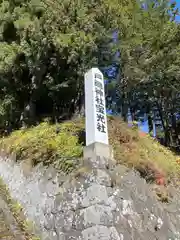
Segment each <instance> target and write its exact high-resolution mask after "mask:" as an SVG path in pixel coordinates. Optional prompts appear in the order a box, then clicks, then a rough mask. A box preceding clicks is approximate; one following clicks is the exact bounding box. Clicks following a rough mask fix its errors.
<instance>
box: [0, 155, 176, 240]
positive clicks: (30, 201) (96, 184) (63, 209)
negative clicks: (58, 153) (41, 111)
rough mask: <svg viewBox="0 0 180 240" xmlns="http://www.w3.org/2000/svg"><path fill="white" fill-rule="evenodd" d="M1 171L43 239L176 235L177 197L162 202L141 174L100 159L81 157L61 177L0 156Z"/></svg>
mask: <svg viewBox="0 0 180 240" xmlns="http://www.w3.org/2000/svg"><path fill="white" fill-rule="evenodd" d="M0 176H1V177H2V178H3V180H4V182H5V183H6V184H7V185H8V187H9V189H10V193H11V195H12V197H13V198H16V199H17V200H18V201H19V202H20V203H21V204H22V206H23V207H24V210H25V214H26V216H27V217H28V218H29V219H31V220H33V221H35V223H36V225H37V226H38V227H39V229H40V230H41V232H42V236H41V238H42V239H51V240H55V239H59V240H70V239H71V240H72V239H77V240H78V239H79V240H131V239H132V240H133V239H134V240H140V239H141V240H156V239H159V240H161V239H162V240H166V239H167V240H180V197H179V195H178V194H175V195H174V199H173V201H172V202H170V203H168V204H163V203H160V202H158V201H157V198H156V197H155V195H154V194H153V192H152V191H151V189H150V186H149V185H148V184H147V183H146V182H145V180H143V179H142V178H140V176H139V175H138V174H137V173H136V172H134V171H132V170H129V169H127V168H125V167H124V166H120V165H118V166H117V165H116V164H115V162H113V161H110V160H108V159H105V158H100V157H96V158H91V159H86V160H84V163H83V164H82V166H81V167H80V168H79V170H78V171H76V172H75V173H73V174H71V176H69V177H66V176H65V175H63V174H62V173H57V172H56V171H55V170H54V169H53V168H49V169H44V168H42V167H40V166H39V167H37V168H35V169H34V170H33V172H32V174H31V175H30V176H28V177H27V176H24V174H23V172H22V167H21V165H18V164H13V163H12V161H10V160H8V159H6V160H5V159H4V158H3V159H1V161H0Z"/></svg>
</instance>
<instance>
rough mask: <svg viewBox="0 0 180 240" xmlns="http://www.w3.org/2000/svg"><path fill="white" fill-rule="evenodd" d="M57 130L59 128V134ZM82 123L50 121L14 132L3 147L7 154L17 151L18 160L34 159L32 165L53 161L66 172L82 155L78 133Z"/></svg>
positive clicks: (71, 168) (5, 140) (3, 142)
mask: <svg viewBox="0 0 180 240" xmlns="http://www.w3.org/2000/svg"><path fill="white" fill-rule="evenodd" d="M57 129H59V131H60V132H59V131H58V133H57ZM80 130H81V128H80V126H77V125H75V124H74V123H73V122H65V123H63V124H57V125H50V124H48V123H47V122H43V123H41V124H40V125H39V126H37V127H33V128H29V129H27V130H18V131H15V132H13V133H12V134H11V135H10V136H9V137H8V138H5V139H2V140H1V147H4V148H5V150H6V151H7V153H9V154H10V153H12V152H14V153H15V154H16V158H17V160H18V161H21V160H26V161H28V160H29V161H31V163H32V165H33V166H34V165H36V164H38V163H40V162H42V163H43V164H44V165H49V164H52V163H53V165H54V166H55V167H56V168H58V169H62V170H63V171H65V172H69V171H71V170H73V168H75V166H74V164H75V162H74V161H73V159H74V158H79V157H80V156H81V155H82V146H81V144H79V142H78V141H79V139H78V136H77V134H78V132H79V131H80Z"/></svg>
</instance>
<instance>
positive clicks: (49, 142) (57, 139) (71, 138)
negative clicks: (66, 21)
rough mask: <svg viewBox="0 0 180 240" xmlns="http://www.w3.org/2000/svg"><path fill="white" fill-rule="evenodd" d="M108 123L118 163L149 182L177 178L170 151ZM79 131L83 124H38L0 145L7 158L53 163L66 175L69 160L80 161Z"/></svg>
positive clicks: (177, 168) (111, 121) (178, 168)
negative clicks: (14, 157) (8, 156)
mask: <svg viewBox="0 0 180 240" xmlns="http://www.w3.org/2000/svg"><path fill="white" fill-rule="evenodd" d="M108 121H109V123H108V124H109V140H110V144H111V145H112V146H113V148H114V153H115V159H116V161H117V162H118V163H121V164H125V165H127V166H129V167H132V168H135V169H136V170H138V171H139V172H140V173H141V174H142V176H143V177H145V178H146V179H147V180H149V181H156V180H157V179H163V181H167V180H169V179H172V177H173V178H174V177H178V176H179V173H180V165H179V164H178V161H177V160H178V158H177V156H175V155H174V154H173V153H172V152H171V151H169V150H168V149H166V148H164V147H162V146H161V145H160V144H158V143H157V142H156V141H155V140H153V139H152V138H150V137H149V136H143V134H139V132H138V131H137V130H136V129H132V128H129V127H128V126H127V124H126V123H124V122H122V121H121V120H120V119H118V118H109V120H108ZM57 130H58V132H57ZM82 130H84V122H83V120H76V121H67V122H65V123H62V124H58V125H56V126H55V125H49V124H48V123H41V124H40V125H39V126H37V127H34V128H30V129H28V130H19V131H15V132H14V133H12V135H11V136H9V137H7V138H4V139H1V141H0V144H1V148H4V149H5V151H6V152H7V153H8V154H10V153H12V152H13V153H16V156H17V159H18V160H19V161H20V160H26V161H27V162H30V163H31V164H32V165H36V164H37V163H39V162H43V164H46V165H47V164H51V163H53V164H54V165H55V166H56V167H57V168H61V169H63V170H64V171H66V172H69V171H72V170H73V169H74V168H75V167H76V166H75V165H74V164H73V161H72V160H71V158H72V157H74V158H80V157H82V149H83V146H82V143H81V142H82V139H81V140H80V138H82V137H79V135H80V134H79V133H81V132H82ZM160 183H162V182H160Z"/></svg>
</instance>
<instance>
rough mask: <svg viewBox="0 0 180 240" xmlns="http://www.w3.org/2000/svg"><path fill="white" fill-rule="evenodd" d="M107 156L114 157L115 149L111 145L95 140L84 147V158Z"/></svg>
mask: <svg viewBox="0 0 180 240" xmlns="http://www.w3.org/2000/svg"><path fill="white" fill-rule="evenodd" d="M97 156H99V157H105V158H107V159H112V160H113V159H114V157H113V149H112V147H111V146H110V145H107V144H103V143H99V142H95V143H92V144H90V145H88V146H86V147H84V158H85V159H86V158H93V157H97Z"/></svg>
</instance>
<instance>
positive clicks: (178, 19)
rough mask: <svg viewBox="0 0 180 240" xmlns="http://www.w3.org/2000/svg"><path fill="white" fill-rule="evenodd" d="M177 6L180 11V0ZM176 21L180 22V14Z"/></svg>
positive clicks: (177, 1) (177, 0)
mask: <svg viewBox="0 0 180 240" xmlns="http://www.w3.org/2000/svg"><path fill="white" fill-rule="evenodd" d="M171 2H173V0H171ZM176 6H177V7H178V8H179V11H180V0H176ZM176 21H178V22H180V16H177V17H176Z"/></svg>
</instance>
